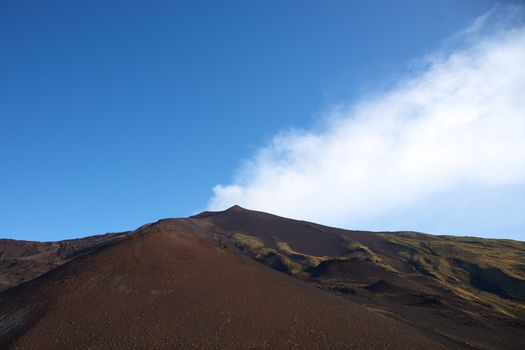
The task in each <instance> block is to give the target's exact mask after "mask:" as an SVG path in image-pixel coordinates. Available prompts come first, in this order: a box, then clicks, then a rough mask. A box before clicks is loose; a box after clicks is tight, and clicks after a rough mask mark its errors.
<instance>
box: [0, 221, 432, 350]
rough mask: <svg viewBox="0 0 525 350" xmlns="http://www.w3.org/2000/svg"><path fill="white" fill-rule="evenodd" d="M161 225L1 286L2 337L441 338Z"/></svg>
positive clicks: (223, 343)
mask: <svg viewBox="0 0 525 350" xmlns="http://www.w3.org/2000/svg"><path fill="white" fill-rule="evenodd" d="M170 225H171V227H172V228H171V229H169V230H167V229H165V228H164V227H163V225H158V226H156V225H152V226H149V227H147V228H145V229H142V230H139V231H137V232H136V233H135V234H133V235H130V236H129V237H127V238H126V239H124V240H122V241H120V242H118V243H115V244H112V245H110V246H107V247H105V248H103V249H100V250H98V251H96V252H93V253H90V254H87V255H84V256H81V257H79V258H77V259H75V260H74V261H72V262H69V263H67V264H65V265H63V266H61V267H59V268H57V269H54V270H52V271H51V272H49V273H47V274H45V275H42V276H40V277H38V278H36V279H34V280H32V281H30V282H28V283H25V284H22V285H19V286H18V287H15V288H13V289H10V290H9V291H7V292H5V293H4V294H2V296H1V299H0V310H1V314H2V315H3V316H2V322H1V324H2V332H3V339H4V346H5V345H6V344H8V343H9V344H10V348H12V349H56V348H68V349H69V348H71V349H73V348H74V349H87V348H90V349H108V348H118V349H127V348H129V349H133V348H147V349H169V348H179V349H190V348H200V349H207V348H224V349H249V348H258V349H264V348H267V349H293V348H297V349H305V348H312V349H317V348H324V349H332V348H363V347H368V348H391V349H406V348H411V349H412V348H413V349H416V348H420V349H434V348H435V349H437V348H440V347H441V346H440V345H439V344H438V343H436V342H434V341H432V340H431V339H429V338H427V337H426V336H424V335H423V334H422V333H420V332H418V331H417V330H415V329H413V328H412V327H410V326H407V325H405V324H403V323H400V322H397V321H395V320H392V319H390V318H388V317H385V316H382V315H380V314H378V313H376V312H373V311H371V310H369V309H367V308H365V307H362V306H359V305H356V304H354V303H352V302H350V301H347V300H343V299H341V298H339V297H337V296H335V295H331V294H329V293H326V292H323V291H321V290H318V289H316V288H313V287H312V286H309V285H307V284H305V283H303V282H300V281H297V280H294V279H292V278H289V277H287V276H285V275H283V274H280V273H278V272H276V271H272V270H270V269H267V268H266V267H264V266H262V265H260V264H257V263H255V262H253V261H251V260H249V259H246V258H243V257H242V256H239V255H237V254H235V253H233V252H231V251H229V250H227V249H224V248H223V247H220V246H218V245H216V244H213V243H212V242H210V241H208V240H206V239H204V238H202V237H199V235H198V233H197V232H192V231H190V230H188V229H187V227H186V225H184V224H181V225H178V224H177V223H171V224H170ZM6 321H8V322H6ZM6 324H10V325H12V327H9V326H8V327H6Z"/></svg>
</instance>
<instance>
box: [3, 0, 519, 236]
mask: <svg viewBox="0 0 525 350" xmlns="http://www.w3.org/2000/svg"><path fill="white" fill-rule="evenodd" d="M507 4H508V3H507V2H504V3H501V2H499V3H497V2H494V1H482V0H476V1H467V0H465V1H461V2H458V1H439V2H437V1H420V0H418V1H402V2H401V1H399V2H398V1H396V2H393V1H366V2H364V1H363V2H357V1H275V2H268V1H223V2H216V1H207V2H205V1H74V2H71V1H46V2H42V1H2V2H0V122H1V124H0V130H1V131H2V137H1V138H0V160H1V163H0V164H1V165H0V167H1V168H0V170H1V171H0V236H2V237H9V238H16V239H30V240H57V239H64V238H73V237H80V236H85V235H90V234H97V233H104V232H109V231H122V230H128V229H133V228H135V227H137V226H140V225H141V224H144V223H146V222H151V221H155V220H157V219H159V218H163V217H178V216H187V215H191V214H193V213H195V212H198V211H201V210H205V209H206V208H212V207H213V208H214V207H217V206H219V207H220V206H221V205H222V206H224V205H227V204H230V203H229V202H231V201H232V200H234V201H238V202H240V204H245V205H246V204H248V205H247V206H249V207H255V209H265V210H266V209H271V208H267V204H266V203H263V202H262V201H260V200H258V199H257V200H256V199H253V198H251V197H250V198H246V197H238V196H237V197H235V196H234V197H231V196H230V197H228V196H226V197H225V196H223V197H220V198H218V197H217V191H215V192H214V191H213V189H214V188H215V189H217V187H215V186H217V185H218V184H223V185H221V186H223V188H231V187H228V184H230V186H237V187H239V186H241V187H242V186H244V187H245V188H250V186H252V184H250V183H247V181H246V179H243V178H242V177H243V175H242V173H243V172H244V170H242V169H244V168H245V167H246V166H245V164H246V163H249V164H255V167H258V165H257V160H256V159H257V154H260V152H261V150H263V151H264V150H265V149H267V146H266V145H268V144H269V143H270V144H271V143H272V142H274V140H275V135H281V134H282V133H283V131H284V132H285V133H286V132H287V130H290V128H294V129H296V130H303V131H304V130H307V131H308V132H313V133H316V132H323V131H320V130H326V129H327V127H326V120H327V119H330V116H332V115H333V110H334V108H335V107H337V106H342V105H344V106H347V105H350V106H352V105H354V106H355V105H359V103H361V102H362V101H363V99H364V97H363V96H376V95H377V94H379V93H381V92H382V91H388V90H389V89H391V88H392V86H396V84H398V82H399V81H400V80H403V79H405V80H406V75H407V72H413V71H414V69H416V70H417V69H419V68H417V67H419V65H421V59H422V58H425V57H429V56H428V54H431V53H433V52H434V53H435V52H436V50H438V51H439V50H441V49H443V48H444V47H446V46H447V45H448V44H449V43H450V42H451V40H452V41H454V38H455V37H456V36H457V33H461V32H462V31H464V30H465V28H468V27H469V26H472V23H473V21H474V20H475V19H476V18H479V17H480V16H483V15H484V14H487V13H488V12H489V11H491V9H493V8H494V7H495V6H503V5H507ZM414 67H416V68H414ZM410 74H412V73H410ZM327 115H328V118H327ZM343 119H344V118H343ZM328 129H329V128H328ZM287 135H289V134H287ZM254 159H255V160H254ZM239 169H241V170H239ZM255 173H256V176H259V175H260V172H258V170H255ZM461 174H463V173H461ZM458 176H459V175H458ZM239 178H240V179H239ZM440 179H441V178H437V179H436V181H441V180H440ZM470 185H471V183H470V182H469V183H468V184H467V185H466V186H464V185H462V184H455V185H454V186H456V187H458V186H459V188H460V189H461V191H459V190H457V191H455V192H454V191H452V192H451V191H450V189H447V191H446V193H447V196H446V198H444V197H443V196H441V194H442V193H445V192H440V191H434V192H432V193H429V194H428V195H426V196H424V197H417V196H416V197H409V198H413V199H414V201H413V202H414V203H416V202H417V203H421V205H420V206H419V207H418V209H417V210H414V208H411V207H407V206H406V203H402V205H400V206H399V208H402V210H401V209H400V210H399V212H397V211H392V210H389V209H388V208H386V209H385V211H383V212H381V213H374V215H369V213H365V214H363V213H359V212H355V213H354V212H350V213H346V212H344V211H343V212H341V213H339V214H338V216H336V217H332V216H330V215H325V216H323V215H320V216H318V217H317V216H316V215H311V211H312V210H313V209H316V207H312V206H311V207H310V208H311V209H312V210H308V209H309V208H306V209H305V210H304V211H293V210H289V208H284V207H283V208H276V210H270V211H275V212H277V213H281V214H283V215H284V214H292V216H294V217H298V218H306V219H316V220H318V221H321V222H323V223H327V224H337V225H340V226H344V227H349V228H354V227H355V228H357V227H359V228H369V229H401V228H403V229H417V230H422V231H430V232H436V233H456V234H462V233H464V234H472V235H485V236H498V237H509V238H518V239H525V236H524V235H523V233H522V232H524V229H525V222H524V221H523V219H521V218H520V217H521V216H520V215H521V214H520V212H521V211H522V210H520V209H524V208H525V205H524V204H525V201H524V200H523V198H524V197H525V196H524V194H525V190H524V187H523V183H522V182H521V178H519V179H518V180H516V179H512V181H510V182H509V181H507V182H505V183H504V184H503V185H501V186H500V187H497V186H496V189H497V190H494V188H495V187H494V186H492V187H491V189H492V190H491V191H483V195H480V192H479V191H478V190H477V187H476V186H473V188H472V190H470V193H476V198H477V202H476V203H480V205H479V207H478V208H473V207H472V205H470V204H469V203H470V202H465V203H464V202H462V201H457V199H458V198H464V195H463V192H464V191H469V190H468V189H469V188H470V187H469V186H470ZM498 186H499V185H498ZM504 192H505V193H506V194H509V193H510V194H511V195H506V196H504V195H503V194H502V193H504ZM266 193H268V195H269V196H273V194H272V193H271V191H270V192H266ZM450 193H453V194H454V193H455V194H456V196H454V195H450ZM469 196H470V197H469V198H471V197H472V195H469ZM442 197H443V198H442ZM290 198H293V196H291V197H290ZM430 198H432V201H431V202H430V200H429V199H430ZM472 198H473V197H472ZM480 198H481V199H480ZM502 198H507V199H506V200H505V201H503V202H502V201H501V199H502ZM325 200H326V201H327V202H326V203H325V204H324V205H325V206H330V205H331V204H330V203H331V198H326V199H325ZM358 200H361V199H360V198H359V199H358ZM494 202H496V203H501V205H498V206H497V208H499V210H501V212H502V213H501V214H502V215H499V214H498V215H497V217H495V218H493V217H487V215H486V212H487V211H488V212H491V210H492V209H493V205H492V204H491V205H484V204H483V203H494ZM250 203H253V205H249V204H250ZM259 203H260V205H259ZM337 203H339V202H337ZM429 203H432V205H430V204H429ZM435 203H443V204H440V206H439V205H437V204H435ZM451 203H454V205H453V206H454V207H455V209H454V210H453V211H452V210H451V209H450V207H451ZM461 203H464V204H461ZM296 204H297V203H295V204H294V203H292V204H291V206H292V207H294V208H296V207H297V208H303V207H304V206H298V205H296ZM334 205H335V204H334ZM338 205H341V206H343V207H344V206H345V205H346V204H345V203H344V202H342V203H341V204H338ZM371 205H374V203H372V204H371ZM396 208H397V207H396ZM444 208H445V209H447V210H445V209H444ZM277 209H279V210H277ZM478 213H483V218H482V219H479V218H478V215H477V214H478ZM509 213H511V214H512V215H511V214H509ZM465 218H469V219H465ZM478 219H479V220H478Z"/></svg>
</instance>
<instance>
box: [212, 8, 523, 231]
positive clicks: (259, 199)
mask: <svg viewBox="0 0 525 350" xmlns="http://www.w3.org/2000/svg"><path fill="white" fill-rule="evenodd" d="M518 10H519V9H516V8H513V9H512V11H511V12H512V13H514V14H515V13H516V12H517V11H518ZM509 11H510V10H509V9H506V12H505V16H504V17H505V20H506V21H507V22H508V23H510V21H509V20H508V19H509V16H508V14H509ZM493 12H494V11H493ZM500 13H501V11H500ZM488 16H489V15H485V16H484V17H481V18H480V19H478V20H476V21H474V22H473V25H472V26H470V27H469V28H467V29H466V30H465V31H463V32H462V34H461V36H462V42H463V45H462V46H461V47H458V46H457V45H456V46H455V48H454V49H452V48H450V46H449V47H448V49H447V52H439V53H435V54H433V55H430V56H428V57H427V58H426V60H427V61H426V65H425V67H426V68H424V69H421V70H419V71H418V72H416V73H411V74H410V75H409V76H408V77H407V78H406V79H404V80H403V81H402V82H400V83H399V85H398V86H396V87H395V88H392V89H391V90H390V91H387V92H385V93H382V94H381V95H379V96H376V97H374V98H368V99H366V100H363V101H361V102H359V103H357V104H354V105H352V106H342V107H341V106H339V107H338V108H335V109H334V110H332V111H330V112H329V113H327V116H326V120H327V126H326V128H325V129H324V130H323V131H308V130H301V131H288V132H283V133H280V134H279V135H277V136H275V138H274V139H273V141H272V142H271V143H270V144H269V145H266V146H265V147H263V148H262V149H260V150H259V152H258V153H257V154H256V155H255V156H254V157H253V159H251V160H250V161H249V162H247V164H245V166H244V167H243V168H242V169H241V170H240V171H239V173H238V174H237V178H236V180H235V181H234V182H233V183H232V184H230V185H218V186H215V187H214V189H213V191H214V195H213V197H212V198H211V200H210V202H209V209H211V210H222V209H224V208H226V207H228V206H231V205H233V204H239V205H242V206H245V207H247V208H250V209H257V210H263V211H268V212H272V213H277V214H280V215H285V216H290V217H295V218H304V219H309V220H314V221H318V222H322V223H327V224H334V225H345V226H352V225H354V224H358V223H363V222H374V220H380V219H381V218H382V217H384V216H387V215H391V213H392V212H393V211H396V212H397V211H400V212H401V211H405V212H406V211H410V210H411V207H413V206H416V205H420V204H419V203H421V202H424V201H425V199H426V198H427V199H428V198H432V197H435V196H436V195H439V196H441V197H443V196H447V197H450V198H454V197H457V196H459V195H462V193H463V191H462V190H461V189H462V188H469V192H470V193H475V192H477V191H486V190H490V191H492V192H493V191H494V189H497V188H500V187H501V188H507V187H508V186H522V185H525V26H523V25H522V22H521V25H516V23H514V24H513V25H512V26H510V27H509V26H502V25H501V22H498V26H491V27H490V28H491V29H494V28H496V27H497V30H496V31H495V32H492V33H491V34H486V32H487V30H486V29H487V28H488V24H487V23H491V22H490V21H491V19H490V18H487V17H488ZM490 17H494V13H491V14H490ZM500 19H501V16H500ZM492 23H495V22H494V21H493V22H492ZM456 40H457V38H456ZM522 203H523V205H524V206H525V200H524V202H522Z"/></svg>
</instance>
